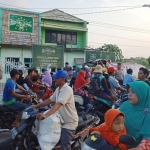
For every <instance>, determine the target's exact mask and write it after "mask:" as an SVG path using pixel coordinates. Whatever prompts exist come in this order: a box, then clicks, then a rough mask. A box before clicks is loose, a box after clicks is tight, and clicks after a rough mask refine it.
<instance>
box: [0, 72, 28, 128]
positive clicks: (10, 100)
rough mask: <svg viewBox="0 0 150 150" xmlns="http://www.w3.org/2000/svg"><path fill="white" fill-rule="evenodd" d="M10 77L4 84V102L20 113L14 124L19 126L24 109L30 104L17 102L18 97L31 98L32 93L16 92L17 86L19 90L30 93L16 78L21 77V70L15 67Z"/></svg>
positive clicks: (6, 105)
mask: <svg viewBox="0 0 150 150" xmlns="http://www.w3.org/2000/svg"><path fill="white" fill-rule="evenodd" d="M10 77H11V78H10V79H8V80H7V81H6V84H5V86H4V91H3V99H2V102H3V105H4V106H5V107H7V108H9V109H11V110H13V111H14V112H16V113H18V117H17V119H16V120H15V121H14V123H13V124H12V126H18V124H19V120H20V119H21V115H22V111H23V110H24V109H25V108H27V107H28V105H26V104H23V103H19V102H16V98H19V99H22V98H30V95H20V94H17V93H16V92H15V89H16V87H17V88H18V89H19V90H21V91H23V92H25V93H28V91H27V90H25V89H24V88H23V87H22V86H20V85H18V84H17V83H16V80H17V79H18V78H19V72H18V70H17V69H13V70H11V71H10ZM20 112H21V113H20Z"/></svg>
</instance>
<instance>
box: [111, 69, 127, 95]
mask: <svg viewBox="0 0 150 150" xmlns="http://www.w3.org/2000/svg"><path fill="white" fill-rule="evenodd" d="M108 74H109V79H108V81H109V83H110V87H111V91H112V93H113V94H114V95H116V96H117V93H116V90H120V91H122V92H126V89H124V88H122V87H121V86H120V84H119V82H118V80H117V79H115V78H114V76H115V69H114V68H113V67H109V68H108Z"/></svg>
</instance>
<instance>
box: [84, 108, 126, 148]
mask: <svg viewBox="0 0 150 150" xmlns="http://www.w3.org/2000/svg"><path fill="white" fill-rule="evenodd" d="M89 134H99V135H100V136H101V137H102V138H103V139H105V140H106V141H107V142H108V143H109V144H110V145H111V146H114V147H115V146H116V145H117V144H118V143H119V137H120V136H121V135H124V134H126V129H125V126H124V114H123V113H122V112H121V111H119V110H118V109H110V110H108V111H107V112H106V114H105V122H104V123H103V124H101V125H99V126H98V127H95V128H90V129H86V130H85V131H84V132H83V133H82V140H83V139H84V138H85V137H87V135H89ZM119 148H120V149H121V150H127V149H128V148H127V146H126V145H124V144H119Z"/></svg>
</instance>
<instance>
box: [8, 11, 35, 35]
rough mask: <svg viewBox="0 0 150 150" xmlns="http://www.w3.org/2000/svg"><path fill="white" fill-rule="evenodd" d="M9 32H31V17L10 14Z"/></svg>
mask: <svg viewBox="0 0 150 150" xmlns="http://www.w3.org/2000/svg"><path fill="white" fill-rule="evenodd" d="M9 30H10V31H18V32H29V33H32V32H33V17H26V16H20V15H14V14H10V16H9Z"/></svg>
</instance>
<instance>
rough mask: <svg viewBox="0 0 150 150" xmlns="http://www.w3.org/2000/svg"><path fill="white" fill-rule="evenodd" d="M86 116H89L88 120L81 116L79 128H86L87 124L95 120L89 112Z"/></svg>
mask: <svg viewBox="0 0 150 150" xmlns="http://www.w3.org/2000/svg"><path fill="white" fill-rule="evenodd" d="M86 117H87V120H86V121H84V120H83V119H82V117H79V122H78V127H77V129H81V128H84V127H86V125H89V124H91V123H92V122H93V120H94V116H92V115H90V114H88V115H86Z"/></svg>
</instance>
